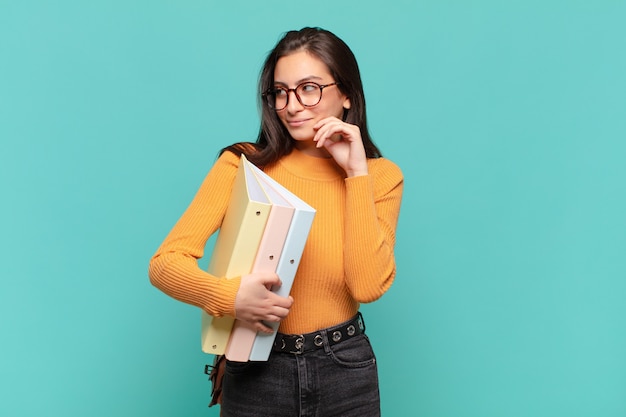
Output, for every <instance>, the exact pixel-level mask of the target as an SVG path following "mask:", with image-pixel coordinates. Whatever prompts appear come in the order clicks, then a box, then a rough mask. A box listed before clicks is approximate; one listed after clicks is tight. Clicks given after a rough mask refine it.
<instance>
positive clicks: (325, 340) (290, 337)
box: [272, 312, 365, 354]
mask: <svg viewBox="0 0 626 417" xmlns="http://www.w3.org/2000/svg"><path fill="white" fill-rule="evenodd" d="M363 333H365V323H364V322H363V316H362V315H361V313H360V312H359V313H357V315H356V316H354V317H353V318H352V319H350V320H348V321H346V322H345V323H341V324H338V325H337V326H333V327H329V328H327V329H322V330H318V331H316V332H311V333H307V334H283V333H277V334H276V339H274V346H273V348H272V350H274V351H275V352H284V353H296V354H301V353H304V352H307V351H310V350H315V349H321V348H323V347H324V345H325V344H327V345H328V346H333V345H336V344H337V343H340V342H343V341H344V340H348V339H350V338H352V337H354V336H358V335H360V334H363Z"/></svg>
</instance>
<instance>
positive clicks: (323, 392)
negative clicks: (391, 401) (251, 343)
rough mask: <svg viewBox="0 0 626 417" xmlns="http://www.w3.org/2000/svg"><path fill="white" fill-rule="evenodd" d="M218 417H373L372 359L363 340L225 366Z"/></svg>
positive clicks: (377, 412)
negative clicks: (265, 360)
mask: <svg viewBox="0 0 626 417" xmlns="http://www.w3.org/2000/svg"><path fill="white" fill-rule="evenodd" d="M221 413H222V414H221V415H222V417H283V416H284V417H313V416H315V417H332V416H337V417H352V416H353V417H378V416H380V396H379V390H378V371H377V367H376V358H375V356H374V352H373V350H372V346H371V345H370V342H369V339H368V338H367V336H366V335H365V334H362V335H358V336H355V337H353V338H351V339H347V340H345V341H342V342H341V343H338V344H336V345H334V346H329V344H328V341H327V340H325V341H324V345H323V347H322V348H319V349H317V350H313V351H308V352H304V353H302V354H293V353H278V352H272V354H271V355H270V358H269V360H268V361H267V362H230V361H227V362H226V373H225V375H224V385H223V392H222V405H221Z"/></svg>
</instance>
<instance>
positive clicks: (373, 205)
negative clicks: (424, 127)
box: [344, 158, 404, 303]
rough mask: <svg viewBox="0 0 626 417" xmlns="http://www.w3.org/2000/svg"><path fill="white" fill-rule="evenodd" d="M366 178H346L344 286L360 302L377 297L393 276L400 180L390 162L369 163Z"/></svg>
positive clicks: (385, 289)
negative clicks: (345, 285)
mask: <svg viewBox="0 0 626 417" xmlns="http://www.w3.org/2000/svg"><path fill="white" fill-rule="evenodd" d="M369 171H370V173H369V174H368V175H364V176H359V177H352V178H346V180H345V181H346V192H347V194H346V219H345V230H344V233H345V240H344V242H345V246H344V263H345V276H346V278H345V279H346V284H347V286H348V289H349V291H350V293H351V295H352V297H353V298H354V299H355V300H356V301H357V302H360V303H368V302H372V301H375V300H377V299H378V298H380V297H381V296H382V295H383V294H384V293H385V292H386V291H387V290H388V289H389V287H391V284H392V282H393V280H394V278H395V275H396V263H395V257H394V246H395V240H396V226H397V223H398V216H399V213H400V203H401V200H402V191H403V186H404V178H403V175H402V172H401V171H400V168H399V167H398V166H397V165H395V164H393V163H392V162H391V161H389V160H386V159H383V158H379V159H376V160H372V162H371V163H370V168H369Z"/></svg>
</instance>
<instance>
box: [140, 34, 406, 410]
mask: <svg viewBox="0 0 626 417" xmlns="http://www.w3.org/2000/svg"><path fill="white" fill-rule="evenodd" d="M259 95H260V98H261V105H262V115H261V119H262V120H261V128H260V132H259V136H258V138H257V141H256V143H236V144H234V145H231V146H229V147H227V148H225V149H223V150H222V152H221V154H220V157H219V158H218V160H217V161H216V163H215V164H214V166H213V167H212V169H211V170H210V172H209V173H208V175H207V176H206V178H205V180H204V182H203V183H202V185H201V187H200V189H199V191H198V193H197V195H196V196H195V198H194V199H193V201H192V202H191V204H190V206H189V207H188V209H187V210H186V211H185V213H184V214H183V216H182V217H181V218H180V220H179V221H178V222H177V223H176V225H175V227H174V228H173V229H172V231H171V232H170V234H169V235H168V236H167V238H166V239H165V241H164V242H163V243H162V245H161V247H160V248H159V249H158V251H157V252H156V254H155V255H154V257H153V258H152V260H151V262H150V269H149V275H150V279H151V281H152V283H153V284H154V285H155V286H157V287H158V288H160V289H161V290H162V291H164V292H165V293H167V294H169V295H170V296H172V297H174V298H176V299H178V300H180V301H183V302H186V303H189V304H193V305H196V306H198V307H200V308H202V309H204V310H205V311H206V312H208V313H209V314H211V315H213V316H223V315H230V316H233V317H235V318H237V319H239V320H245V321H247V322H249V323H251V324H252V325H253V326H254V327H255V328H256V329H257V330H258V331H265V332H268V331H271V329H270V328H269V327H268V326H267V325H266V324H264V322H280V328H279V333H278V335H277V337H276V342H275V344H274V350H273V352H272V354H271V355H270V358H269V360H268V361H267V362H247V363H235V362H229V361H227V362H226V372H225V376H224V380H223V391H222V399H221V401H222V402H221V407H222V408H221V412H222V416H237V417H245V416H271V417H279V416H289V417H293V416H298V415H300V416H305V415H307V416H308V415H319V416H325V417H328V416H342V417H347V416H358V417H367V416H378V415H380V400H379V391H378V376H377V368H376V360H375V356H374V353H373V351H372V347H371V345H370V342H369V339H368V337H367V336H366V335H365V326H364V323H363V319H362V316H361V314H360V313H359V312H358V310H359V305H360V303H369V302H372V301H375V300H377V299H378V298H379V297H381V296H382V295H383V294H384V293H385V292H386V291H387V290H388V289H389V287H390V286H391V283H392V281H393V280H394V277H395V260H394V253H393V248H394V244H395V230H396V223H397V220H398V214H399V210H400V201H401V198H402V188H403V177H402V173H401V171H400V169H399V168H398V167H397V166H396V165H395V164H394V163H392V162H391V161H389V160H387V159H385V158H383V157H382V156H381V153H380V152H379V150H378V148H377V147H376V146H375V145H374V143H373V142H372V140H371V138H370V135H369V132H368V129H367V121H366V112H365V98H364V94H363V86H362V84H361V76H360V73H359V69H358V65H357V62H356V59H355V57H354V55H353V53H352V51H351V50H350V49H349V47H348V46H347V45H346V44H345V43H344V42H343V41H342V40H341V39H339V38H338V37H337V36H335V35H334V34H332V33H331V32H328V31H326V30H323V29H319V28H304V29H302V30H299V31H291V32H287V33H286V34H285V35H284V36H283V37H282V39H281V40H280V41H279V42H278V44H277V45H276V47H275V48H274V49H273V50H272V51H271V53H270V54H269V56H268V57H267V59H266V61H265V64H264V66H263V70H262V72H261V76H260V80H259ZM242 153H243V154H245V155H246V157H247V158H248V159H249V160H250V161H251V162H253V163H255V164H256V165H257V166H259V167H261V168H262V169H263V170H264V171H265V172H266V173H267V174H269V175H270V176H271V177H273V178H274V179H276V180H277V181H278V182H280V183H281V184H282V185H284V186H285V187H286V188H288V189H289V190H290V191H291V192H293V193H294V194H296V195H298V196H299V197H300V198H301V199H303V200H304V201H306V202H307V203H308V204H309V205H311V206H313V207H314V208H315V209H316V211H317V212H316V215H315V219H314V222H313V226H312V228H311V232H310V234H309V237H308V240H307V244H306V247H305V249H304V253H303V255H302V258H301V261H300V265H299V268H298V272H297V275H296V277H295V280H294V283H293V286H292V290H291V295H290V296H289V297H286V298H284V297H279V296H277V295H276V294H274V293H272V292H270V291H268V290H267V288H268V287H269V286H270V285H280V278H279V277H278V276H276V274H249V275H245V276H242V277H237V278H231V279H225V278H224V277H218V276H212V275H210V274H208V273H207V272H205V271H202V270H201V269H200V268H199V267H198V264H197V259H199V258H201V257H202V256H203V249H204V246H205V244H206V241H207V239H208V238H209V237H210V236H211V235H212V234H213V233H215V232H216V231H217V230H218V229H219V227H220V224H221V221H222V218H223V217H224V213H225V211H226V207H227V204H228V200H229V196H230V191H231V188H232V184H233V180H234V178H235V175H236V173H237V166H238V162H239V158H240V155H241V154H242Z"/></svg>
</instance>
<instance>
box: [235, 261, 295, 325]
mask: <svg viewBox="0 0 626 417" xmlns="http://www.w3.org/2000/svg"><path fill="white" fill-rule="evenodd" d="M280 285H281V282H280V278H278V275H276V274H273V273H258V272H253V273H251V274H248V275H244V276H242V277H241V285H240V286H239V291H238V292H237V296H236V297H235V318H237V319H238V320H243V321H245V322H248V323H250V324H251V325H252V326H253V327H254V328H255V329H256V330H257V331H261V332H264V333H272V332H273V329H272V328H271V327H269V326H267V325H266V324H265V323H263V322H279V321H281V320H282V319H284V318H285V317H287V314H289V309H290V308H291V305H292V304H293V298H292V297H291V296H289V297H281V296H279V295H277V294H275V293H273V292H272V291H270V290H269V288H272V286H280Z"/></svg>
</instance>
